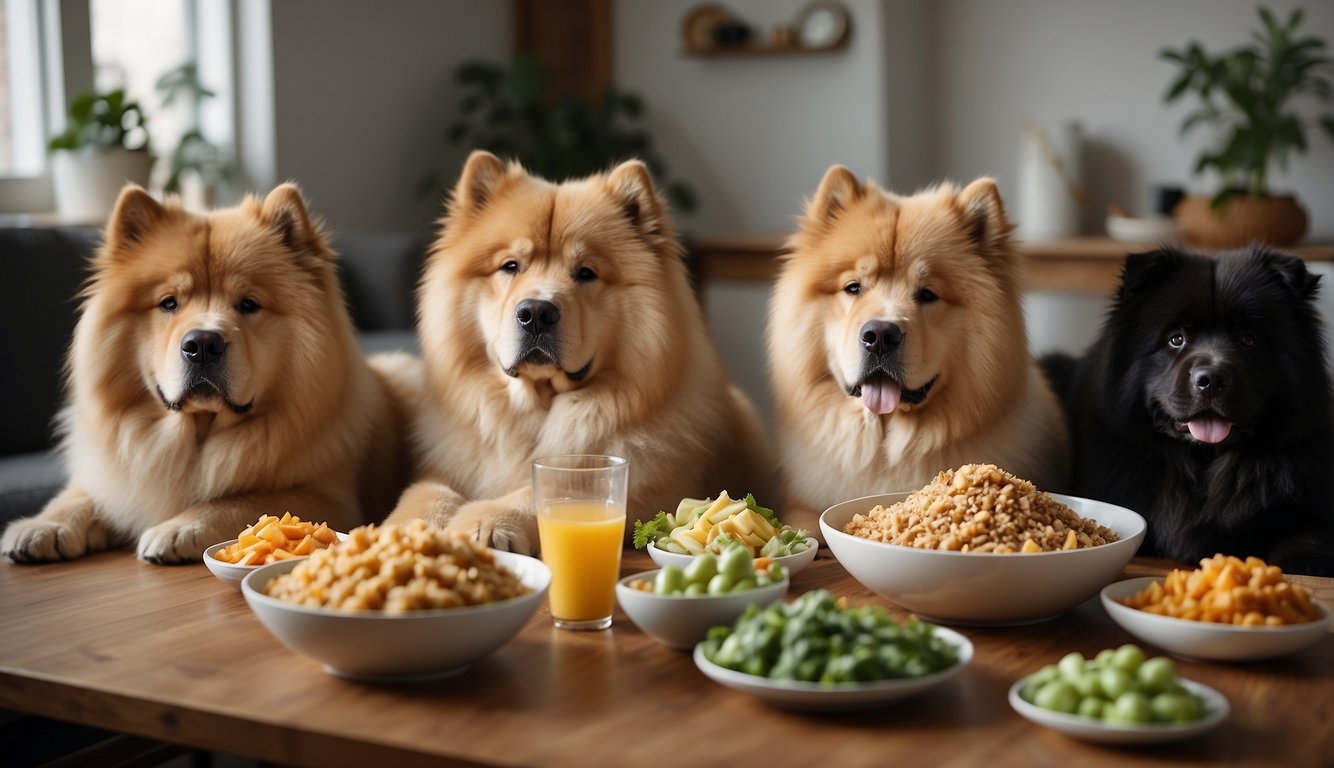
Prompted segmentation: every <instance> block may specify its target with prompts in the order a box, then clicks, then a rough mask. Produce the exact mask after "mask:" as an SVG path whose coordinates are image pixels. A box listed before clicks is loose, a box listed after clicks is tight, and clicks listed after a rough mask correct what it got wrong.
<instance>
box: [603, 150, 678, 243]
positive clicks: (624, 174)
mask: <svg viewBox="0 0 1334 768" xmlns="http://www.w3.org/2000/svg"><path fill="white" fill-rule="evenodd" d="M607 188H608V189H610V190H611V193H612V195H613V196H614V197H615V198H616V201H617V203H618V204H619V205H620V207H621V211H622V212H623V213H624V214H625V218H626V220H628V221H629V222H630V225H631V226H633V227H634V228H635V229H637V230H639V232H640V233H641V234H644V235H653V234H656V233H658V232H659V231H660V230H661V228H662V224H663V219H664V217H665V215H666V213H665V209H666V207H665V206H664V205H663V202H662V199H661V198H659V197H658V192H657V190H656V189H655V188H654V186H653V176H652V174H650V173H649V172H648V166H647V165H644V163H643V162H642V161H640V160H627V161H625V162H624V163H621V164H620V165H618V166H616V167H615V168H613V169H612V171H611V173H608V174H607Z"/></svg>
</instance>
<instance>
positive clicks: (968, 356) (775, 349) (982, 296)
mask: <svg viewBox="0 0 1334 768" xmlns="http://www.w3.org/2000/svg"><path fill="white" fill-rule="evenodd" d="M1011 229H1012V226H1011V224H1010V223H1009V222H1008V221H1007V220H1006V217H1005V211H1004V208H1003V207H1002V205H1001V200H1000V195H999V193H998V192H997V190H996V185H995V183H994V182H992V180H991V179H986V178H983V179H978V180H977V181H974V182H973V183H972V184H969V185H968V186H967V187H966V188H964V189H963V190H959V189H957V188H955V187H954V186H951V185H948V184H945V185H941V186H939V187H936V188H934V189H930V190H927V191H925V192H921V193H919V194H916V195H913V196H911V197H900V196H897V195H894V194H892V193H888V192H885V191H883V190H881V189H880V188H878V187H877V186H876V185H875V184H874V183H868V184H865V185H863V184H861V183H859V182H858V181H857V179H856V177H855V176H853V174H852V173H851V172H850V171H848V170H847V169H846V168H843V167H841V166H834V167H832V168H830V169H829V171H828V172H827V173H826V174H825V177H824V180H823V181H822V182H821V183H820V188H819V190H818V191H817V192H816V194H815V198H814V199H813V200H812V201H811V202H810V203H809V205H808V206H807V209H806V212H805V216H804V217H803V219H802V221H801V224H800V227H799V230H798V232H797V233H796V234H795V235H794V236H793V237H792V238H791V239H790V241H789V243H788V247H789V250H790V253H789V254H788V255H787V256H786V257H785V258H786V260H785V263H784V265H783V268H782V273H781V275H780V277H779V279H778V283H777V286H776V288H775V293H774V297H773V300H772V303H771V314H770V318H769V363H770V375H771V378H772V382H773V389H774V394H775V401H776V410H777V420H778V427H779V440H778V443H779V445H780V446H781V449H782V469H783V477H784V489H785V494H786V498H787V502H788V504H789V506H790V507H792V508H793V510H794V513H795V514H794V517H798V518H801V517H804V518H805V519H804V520H801V521H800V524H803V525H806V526H813V525H814V520H815V517H816V516H818V514H819V513H820V512H821V511H823V510H824V509H826V508H828V507H829V506H831V505H832V504H835V503H837V502H839V501H844V500H847V499H851V498H856V497H858V496H865V495H869V494H873V493H887V492H894V491H909V490H914V489H916V488H918V487H920V486H922V485H925V484H926V483H927V482H929V481H930V480H931V479H932V478H933V477H934V476H935V474H936V473H937V472H939V471H940V470H943V469H949V468H952V467H958V466H960V465H962V464H966V463H972V462H989V463H994V464H997V465H999V466H1001V467H1003V468H1005V469H1006V470H1009V471H1010V472H1012V473H1014V474H1017V475H1019V476H1020V477H1024V478H1026V479H1029V480H1032V481H1033V482H1034V483H1036V484H1037V485H1038V487H1039V488H1042V489H1044V490H1045V489H1052V490H1059V489H1061V488H1062V487H1063V486H1064V485H1065V483H1066V481H1067V474H1068V472H1069V465H1068V462H1069V448H1068V441H1067V438H1066V432H1065V425H1064V422H1063V420H1062V416H1061V411H1060V407H1059V405H1058V401H1057V400H1056V398H1055V396H1054V395H1053V394H1052V391H1051V389H1050V387H1049V386H1048V384H1047V381H1046V379H1045V378H1043V375H1042V373H1041V372H1040V371H1039V369H1038V367H1037V365H1036V364H1035V362H1034V361H1033V359H1032V358H1031V357H1030V355H1029V353H1028V345H1027V340H1026V336H1025V329H1024V318H1023V311H1022V308H1021V306H1020V292H1021V287H1022V284H1021V282H1020V262H1019V257H1018V256H1017V255H1016V254H1015V252H1014V250H1013V248H1012V247H1011V244H1010V240H1009V233H1010V230H1011ZM792 523H793V524H794V525H795V524H799V520H798V519H794V520H793V521H792Z"/></svg>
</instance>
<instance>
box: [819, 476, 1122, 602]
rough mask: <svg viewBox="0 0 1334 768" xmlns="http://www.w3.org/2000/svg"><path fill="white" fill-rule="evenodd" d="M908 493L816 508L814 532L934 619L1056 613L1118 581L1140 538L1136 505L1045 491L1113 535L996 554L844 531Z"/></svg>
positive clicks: (896, 597) (856, 574)
mask: <svg viewBox="0 0 1334 768" xmlns="http://www.w3.org/2000/svg"><path fill="white" fill-rule="evenodd" d="M909 495H910V494H909V493H906V492H905V493H887V494H880V495H876V496H866V497H863V498H859V499H852V500H850V501H844V502H841V503H839V504H835V505H834V506H832V507H830V508H829V509H827V510H825V511H824V513H823V514H822V515H820V531H821V532H822V533H823V534H824V540H825V543H826V544H827V545H828V548H829V551H830V552H832V553H833V554H834V557H836V558H838V561H839V562H840V563H841V564H842V565H843V567H844V568H845V569H847V571H848V573H850V574H851V575H852V576H853V578H855V579H857V580H858V581H860V582H861V583H862V584H864V585H865V586H866V587H867V588H868V589H870V590H871V591H873V592H875V593H876V594H878V595H881V596H882V597H884V598H886V599H888V600H890V601H891V602H893V603H895V604H897V605H899V606H900V607H902V608H904V609H906V610H909V611H912V612H913V613H915V614H917V615H919V616H921V617H922V618H924V619H927V620H929V621H933V622H936V623H942V624H962V625H993V624H1027V623H1033V622H1038V621H1045V620H1047V619H1050V618H1054V617H1055V616H1058V615H1060V614H1061V613H1064V612H1065V611H1067V610H1069V609H1071V608H1073V607H1075V606H1076V605H1079V604H1080V603H1082V602H1084V601H1085V600H1088V599H1089V598H1092V597H1094V596H1096V595H1097V594H1098V592H1099V591H1100V590H1101V589H1102V588H1103V587H1105V586H1107V585H1108V584H1110V583H1112V582H1114V581H1117V580H1118V579H1119V578H1120V576H1121V572H1122V570H1123V569H1124V568H1125V566H1126V564H1127V563H1129V562H1130V558H1132V557H1134V555H1135V552H1136V550H1138V549H1139V545H1140V542H1141V541H1143V539H1144V532H1145V522H1144V518H1143V517H1141V516H1139V515H1138V514H1136V513H1135V512H1133V511H1131V510H1129V509H1126V508H1125V507H1118V506H1116V505H1114V504H1107V503H1105V502H1101V501H1094V500H1092V499H1084V498H1079V497H1076V496H1065V495H1061V494H1047V496H1049V497H1050V499H1052V500H1054V501H1056V502H1059V503H1060V504H1063V505H1065V506H1066V507H1068V508H1069V509H1070V510H1071V511H1072V512H1073V513H1074V514H1075V515H1077V516H1078V517H1079V518H1083V519H1085V520H1092V521H1096V523H1097V524H1098V525H1100V526H1102V527H1104V528H1106V529H1108V530H1110V531H1111V533H1112V534H1114V539H1115V540H1113V541H1110V542H1108V543H1101V544H1096V545H1094V546H1081V547H1080V548H1076V549H1057V550H1055V551H1041V552H1031V553H1028V552H1022V551H1016V552H1012V553H1006V554H997V553H995V552H979V551H968V552H964V551H957V550H945V549H928V548H923V547H922V546H908V545H905V544H892V543H886V542H884V541H875V540H872V539H870V538H863V537H861V536H856V535H852V534H850V533H845V532H844V528H845V527H846V526H847V525H848V523H849V522H851V521H852V519H853V516H854V515H867V514H868V513H869V512H870V511H871V510H872V509H874V508H875V507H877V506H883V507H886V508H889V507H891V506H892V505H894V504H896V503H898V502H901V501H904V500H905V499H907V498H908V496H909ZM942 538H943V537H942ZM1055 538H1056V539H1057V540H1060V539H1062V538H1064V537H1063V536H1060V535H1058V536H1056V537H1055ZM1109 538H1110V537H1109ZM917 543H918V544H923V543H926V542H922V541H918V542H917ZM936 545H937V546H939V544H938V543H937V544H936ZM1058 546H1059V545H1058ZM1016 549H1021V547H1016Z"/></svg>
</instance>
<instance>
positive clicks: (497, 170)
mask: <svg viewBox="0 0 1334 768" xmlns="http://www.w3.org/2000/svg"><path fill="white" fill-rule="evenodd" d="M505 175H506V170H505V164H504V163H503V162H501V161H500V158H498V157H496V156H495V155H493V154H491V153H490V152H487V151H486V150H484V149H475V150H473V152H472V154H470V155H468V160H467V162H465V163H464V164H463V173H462V174H460V175H459V183H458V184H455V185H454V192H453V194H451V195H450V202H449V213H450V215H453V216H459V215H464V214H469V213H476V212H478V211H480V210H482V209H483V208H485V207H486V204H487V203H488V202H489V201H490V200H491V198H492V197H493V196H494V195H495V192H496V188H497V187H499V186H500V182H501V181H503V180H504V179H505Z"/></svg>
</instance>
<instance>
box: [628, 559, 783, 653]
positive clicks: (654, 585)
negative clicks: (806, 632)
mask: <svg viewBox="0 0 1334 768" xmlns="http://www.w3.org/2000/svg"><path fill="white" fill-rule="evenodd" d="M766 560H767V559H766ZM756 563H757V561H756V560H755V558H754V557H752V556H751V554H750V551H749V550H747V549H746V548H745V547H741V546H736V547H729V548H727V549H725V550H723V553H722V554H721V555H714V554H712V553H710V552H705V553H703V554H700V555H695V556H694V557H693V558H691V561H690V563H689V564H688V565H687V566H686V567H684V568H681V567H679V566H676V565H666V566H663V567H662V568H659V569H656V570H652V571H644V572H642V573H636V574H633V575H630V576H626V577H624V578H622V579H621V580H620V581H618V582H616V602H617V603H618V604H619V605H620V606H621V610H622V611H624V612H625V615H626V616H627V617H628V618H629V619H630V621H632V622H634V624H635V625H636V626H637V627H639V628H640V629H641V630H643V631H644V633H645V634H647V635H649V636H650V637H652V638H654V639H655V640H657V641H658V642H660V643H663V644H664V645H669V646H671V647H673V648H681V649H687V648H691V647H693V646H694V645H695V643H697V642H699V641H700V640H702V639H703V638H704V635H705V634H706V633H707V632H708V631H709V628H710V627H713V626H717V625H720V624H730V623H731V622H732V621H734V620H736V617H738V616H740V615H741V614H742V612H743V611H745V610H746V607H747V606H749V605H752V604H755V605H768V604H769V603H772V602H774V601H775V600H781V599H782V597H783V595H784V594H786V593H787V587H788V582H789V576H788V572H787V569H786V568H784V567H783V566H782V565H780V564H778V563H776V562H771V561H769V562H760V564H759V567H757V566H756Z"/></svg>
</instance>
